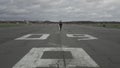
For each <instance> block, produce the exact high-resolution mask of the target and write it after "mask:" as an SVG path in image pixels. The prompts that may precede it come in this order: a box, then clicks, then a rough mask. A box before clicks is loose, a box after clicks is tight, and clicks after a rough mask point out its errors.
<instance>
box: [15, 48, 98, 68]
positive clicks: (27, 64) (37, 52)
mask: <svg viewBox="0 0 120 68" xmlns="http://www.w3.org/2000/svg"><path fill="white" fill-rule="evenodd" d="M56 51H58V52H59V51H61V48H32V49H31V50H30V52H28V53H27V54H26V55H25V56H24V57H23V58H22V59H21V60H20V61H19V62H18V63H16V64H15V65H14V66H13V68H49V67H51V68H52V67H53V68H57V65H59V68H64V63H63V62H64V61H63V59H56V58H50V56H52V55H53V53H55V52H56ZM63 51H64V52H66V51H67V52H70V53H71V54H72V57H73V58H72V59H65V63H66V68H76V66H77V67H83V68H86V67H90V68H91V67H93V68H94V67H95V68H97V67H99V65H98V64H97V63H96V62H95V61H94V60H93V59H92V58H91V57H90V56H89V55H88V54H87V52H86V51H84V49H82V48H63ZM45 52H49V53H47V54H48V55H49V56H48V55H47V56H46V57H48V58H42V57H43V55H44V54H45ZM52 52H53V53H52ZM50 53H52V55H51V54H50ZM53 57H55V56H53Z"/></svg>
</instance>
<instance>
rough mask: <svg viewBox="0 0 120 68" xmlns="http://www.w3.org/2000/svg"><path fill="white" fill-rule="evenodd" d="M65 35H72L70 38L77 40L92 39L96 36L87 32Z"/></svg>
mask: <svg viewBox="0 0 120 68" xmlns="http://www.w3.org/2000/svg"><path fill="white" fill-rule="evenodd" d="M67 37H72V38H78V40H93V39H97V38H96V37H93V36H91V35H88V34H67Z"/></svg>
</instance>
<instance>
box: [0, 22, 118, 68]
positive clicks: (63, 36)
mask: <svg viewBox="0 0 120 68" xmlns="http://www.w3.org/2000/svg"><path fill="white" fill-rule="evenodd" d="M0 68H120V29H111V28H102V27H92V26H85V25H78V24H64V25H63V28H62V30H61V31H59V27H58V24H39V25H28V26H19V27H8V28H0Z"/></svg>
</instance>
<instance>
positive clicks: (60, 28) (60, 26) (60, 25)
mask: <svg viewBox="0 0 120 68" xmlns="http://www.w3.org/2000/svg"><path fill="white" fill-rule="evenodd" d="M62 25H63V24H62V22H61V21H60V22H59V30H60V31H61V30H62Z"/></svg>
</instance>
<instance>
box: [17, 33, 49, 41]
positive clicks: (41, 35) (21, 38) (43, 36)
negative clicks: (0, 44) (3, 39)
mask: <svg viewBox="0 0 120 68" xmlns="http://www.w3.org/2000/svg"><path fill="white" fill-rule="evenodd" d="M33 35H40V37H38V38H29V37H30V36H33ZM49 36H50V34H27V35H24V36H22V37H20V38H16V39H15V40H45V39H47V38H48V37H49Z"/></svg>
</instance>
